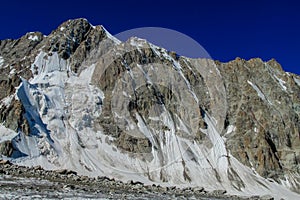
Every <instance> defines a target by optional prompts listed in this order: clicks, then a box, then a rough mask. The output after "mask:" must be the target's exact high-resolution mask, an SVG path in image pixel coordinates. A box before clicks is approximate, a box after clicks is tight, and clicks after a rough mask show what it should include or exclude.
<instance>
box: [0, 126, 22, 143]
mask: <svg viewBox="0 0 300 200" xmlns="http://www.w3.org/2000/svg"><path fill="white" fill-rule="evenodd" d="M17 135H18V133H16V132H15V131H13V130H11V129H8V128H6V127H5V126H4V125H2V124H0V143H2V142H4V141H11V140H12V139H13V138H14V137H16V136H17Z"/></svg>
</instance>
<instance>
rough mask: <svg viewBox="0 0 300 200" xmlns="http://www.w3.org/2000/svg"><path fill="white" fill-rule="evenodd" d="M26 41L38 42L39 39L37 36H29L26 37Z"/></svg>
mask: <svg viewBox="0 0 300 200" xmlns="http://www.w3.org/2000/svg"><path fill="white" fill-rule="evenodd" d="M28 40H32V41H39V37H38V36H37V35H30V36H29V37H28Z"/></svg>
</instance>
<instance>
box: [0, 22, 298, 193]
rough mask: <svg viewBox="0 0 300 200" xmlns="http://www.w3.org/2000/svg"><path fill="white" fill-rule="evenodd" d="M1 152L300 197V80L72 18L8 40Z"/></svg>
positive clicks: (0, 89)
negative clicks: (123, 36)
mask: <svg viewBox="0 0 300 200" xmlns="http://www.w3.org/2000/svg"><path fill="white" fill-rule="evenodd" d="M0 68H1V70H0V99H1V104H0V122H1V125H0V130H1V131H0V153H1V155H2V158H3V159H9V160H10V161H11V162H13V163H15V164H17V165H26V166H37V165H40V166H42V167H43V168H44V169H69V170H74V171H76V172H78V173H79V174H83V175H88V176H108V177H112V178H115V179H119V180H122V181H128V180H135V181H141V182H144V183H146V184H153V183H156V184H160V185H162V186H170V185H176V186H178V187H186V186H189V187H196V186H200V187H204V188H205V189H207V190H219V189H226V191H227V192H228V193H229V194H237V195H243V196H251V195H265V194H270V195H272V196H274V197H275V198H278V199H279V198H287V199H299V198H300V194H299V193H300V176H299V173H300V168H299V166H300V165H299V163H300V132H299V130H300V119H299V118H300V77H299V76H298V75H296V74H292V73H287V72H284V71H283V69H282V68H281V66H280V64H279V63H277V62H276V61H275V60H270V61H268V62H264V61H262V60H261V59H259V58H255V59H251V60H248V61H246V60H243V59H240V58H237V59H235V60H233V61H230V62H228V63H221V62H219V61H214V60H209V59H190V58H186V57H183V56H179V55H177V54H176V53H174V52H169V51H167V50H165V49H163V48H160V47H157V46H155V45H153V44H151V43H148V42H147V41H146V40H144V39H139V38H135V37H132V38H130V39H128V41H126V42H120V41H119V40H117V39H116V38H114V37H113V36H112V35H111V34H109V33H108V32H107V31H106V30H105V28H104V27H102V26H92V25H91V24H90V23H89V22H88V21H87V20H85V19H75V20H68V21H66V22H64V23H63V24H61V25H60V26H59V27H58V28H57V29H56V30H54V31H53V32H51V33H50V34H49V35H48V36H45V35H43V34H42V33H39V32H34V33H27V34H26V35H25V36H23V37H21V38H20V39H17V40H2V41H0Z"/></svg>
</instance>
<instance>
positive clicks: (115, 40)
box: [91, 25, 121, 45]
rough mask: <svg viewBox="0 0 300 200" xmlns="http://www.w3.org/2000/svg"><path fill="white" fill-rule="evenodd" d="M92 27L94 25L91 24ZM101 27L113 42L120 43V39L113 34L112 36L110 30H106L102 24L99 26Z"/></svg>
mask: <svg viewBox="0 0 300 200" xmlns="http://www.w3.org/2000/svg"><path fill="white" fill-rule="evenodd" d="M91 26H92V27H93V28H95V26H93V25H91ZM101 27H102V29H103V30H104V31H105V33H106V36H107V37H108V38H109V39H111V40H112V41H113V42H114V43H115V44H117V45H118V44H121V41H120V40H118V39H117V38H116V37H114V36H112V35H111V34H110V32H108V31H107V30H106V29H105V28H104V27H103V26H101Z"/></svg>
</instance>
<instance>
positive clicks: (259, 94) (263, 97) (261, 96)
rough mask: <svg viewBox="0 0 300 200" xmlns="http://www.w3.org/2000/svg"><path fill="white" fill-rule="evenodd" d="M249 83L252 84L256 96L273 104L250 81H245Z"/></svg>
mask: <svg viewBox="0 0 300 200" xmlns="http://www.w3.org/2000/svg"><path fill="white" fill-rule="evenodd" d="M247 82H248V84H249V85H251V86H252V88H253V89H254V90H255V91H256V92H257V94H258V96H259V97H260V98H261V99H262V100H263V101H267V102H268V103H269V104H270V105H273V104H272V102H270V101H269V100H268V99H267V98H266V96H265V95H264V93H263V92H262V91H261V90H260V89H259V88H258V87H257V86H256V85H255V84H254V83H252V82H251V81H249V80H248V81H247Z"/></svg>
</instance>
